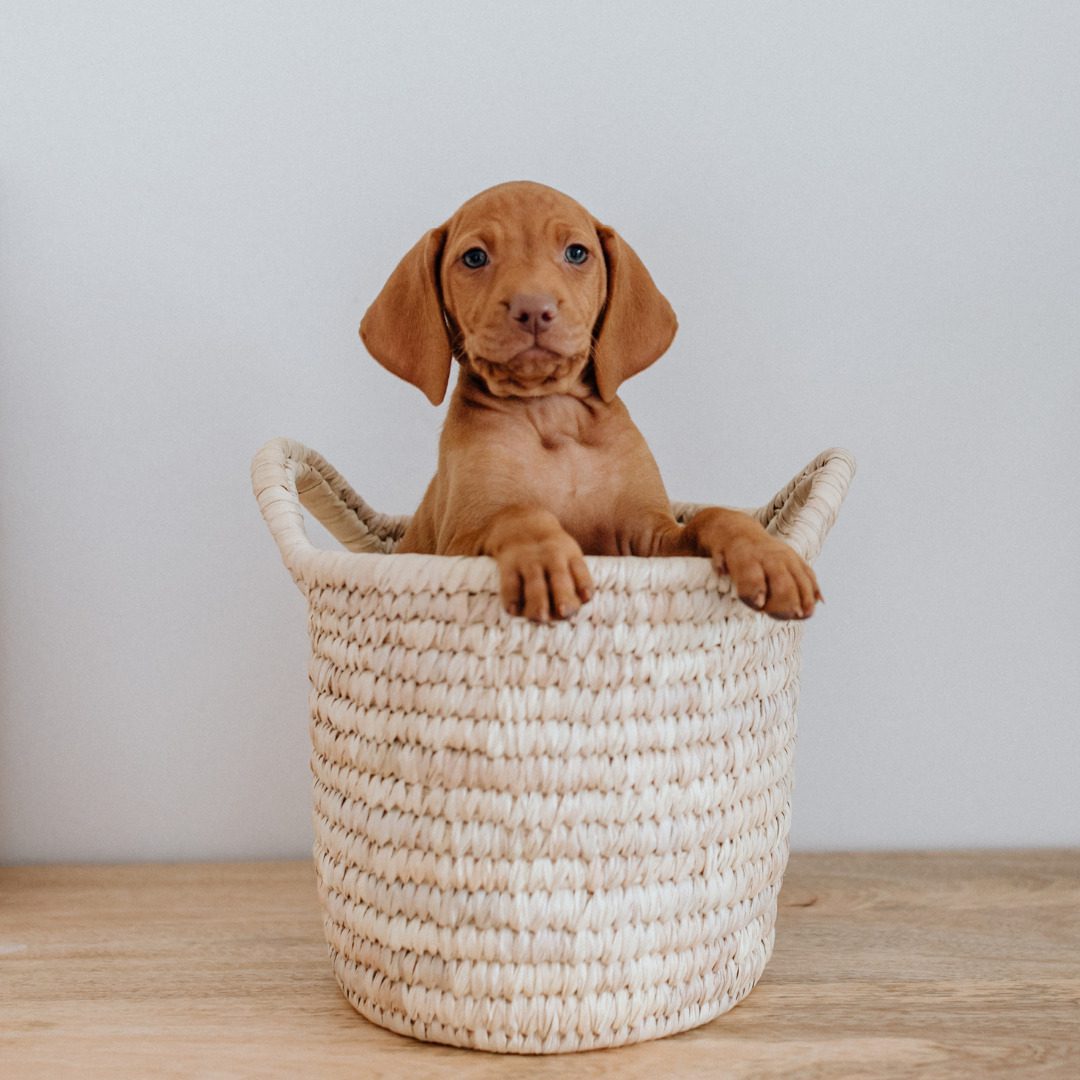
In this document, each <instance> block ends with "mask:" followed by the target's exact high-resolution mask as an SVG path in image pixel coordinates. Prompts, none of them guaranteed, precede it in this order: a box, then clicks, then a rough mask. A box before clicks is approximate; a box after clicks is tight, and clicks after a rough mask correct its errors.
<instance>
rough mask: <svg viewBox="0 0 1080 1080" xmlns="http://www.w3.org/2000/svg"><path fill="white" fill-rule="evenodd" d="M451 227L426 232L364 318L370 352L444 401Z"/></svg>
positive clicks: (362, 331) (433, 399) (448, 352)
mask: <svg viewBox="0 0 1080 1080" xmlns="http://www.w3.org/2000/svg"><path fill="white" fill-rule="evenodd" d="M445 243H446V229H445V228H443V227H440V228H438V229H432V230H430V231H429V232H427V233H425V234H424V235H423V236H422V237H421V238H420V240H419V241H418V242H417V244H416V245H415V246H414V247H413V248H412V249H411V250H410V251H409V253H408V254H407V255H406V256H405V258H403V259H402V260H401V262H399V263H398V265H397V269H396V270H394V272H393V273H392V274H391V275H390V277H389V279H388V280H387V282H386V284H385V285H384V286H383V287H382V292H380V293H379V295H378V296H376V297H375V302H374V303H373V304H372V305H371V307H369V308H368V309H367V312H366V314H365V315H364V318H363V321H362V322H361V323H360V337H361V338H362V339H363V341H364V345H365V346H366V348H367V351H368V352H369V353H371V355H372V356H374V357H375V359H376V360H378V361H379V363H380V364H382V366H383V367H384V368H386V369H387V370H388V371H392V372H393V373H394V374H395V375H397V376H399V377H400V378H402V379H404V380H405V381H406V382H411V383H412V384H413V386H417V387H419V388H420V389H421V390H423V391H424V393H425V394H426V395H427V396H428V398H429V399H430V401H431V403H432V405H438V404H439V402H441V401H442V399H443V398H444V397H445V396H446V383H447V381H448V380H449V378H450V359H451V346H450V332H449V331H448V330H447V327H446V320H445V319H444V318H443V307H442V294H441V291H440V289H439V260H440V259H441V257H442V250H443V245H444V244H445Z"/></svg>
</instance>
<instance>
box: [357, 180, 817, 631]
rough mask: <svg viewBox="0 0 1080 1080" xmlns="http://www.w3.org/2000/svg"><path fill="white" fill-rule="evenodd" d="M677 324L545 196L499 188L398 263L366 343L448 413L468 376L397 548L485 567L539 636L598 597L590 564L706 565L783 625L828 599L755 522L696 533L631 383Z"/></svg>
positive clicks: (594, 224)
mask: <svg viewBox="0 0 1080 1080" xmlns="http://www.w3.org/2000/svg"><path fill="white" fill-rule="evenodd" d="M675 329H676V321H675V314H674V312H673V311H672V310H671V306H670V305H669V304H668V302H667V300H665V299H664V297H663V296H661V294H660V292H659V290H658V289H657V288H656V286H655V285H654V284H653V281H652V278H651V277H650V276H649V272H648V271H647V270H646V269H645V267H644V265H643V264H642V263H641V261H640V260H639V259H638V257H637V256H636V255H635V254H634V252H633V251H632V250H631V248H630V247H629V246H628V245H627V243H626V242H625V241H624V240H623V239H622V238H621V237H620V236H619V235H618V233H616V232H615V231H614V230H613V229H610V228H608V227H607V226H606V225H601V224H600V223H599V222H598V221H596V219H595V218H593V217H592V216H591V215H590V214H589V213H587V212H586V210H585V209H584V208H583V207H581V206H579V205H578V203H576V202H574V201H573V200H572V199H570V198H568V197H567V196H565V195H562V194H560V193H559V192H557V191H555V190H553V189H552V188H549V187H544V186H543V185H540V184H533V183H528V182H517V183H510V184H500V185H499V186H498V187H494V188H491V189H489V190H488V191H484V192H482V193H481V194H479V195H477V196H475V197H474V198H472V199H470V200H469V201H468V202H467V203H465V205H464V206H462V207H461V209H460V210H458V211H457V213H456V214H454V215H453V217H451V218H450V219H449V221H447V222H446V223H445V224H444V225H440V226H439V227H438V228H436V229H432V230H431V231H430V232H428V233H427V234H426V235H425V236H423V237H422V238H421V240H420V241H419V243H417V244H416V246H415V247H414V248H413V249H412V250H411V251H410V252H409V253H408V254H407V255H406V256H405V257H404V258H403V259H402V260H401V263H400V264H399V265H398V267H397V269H396V270H395V271H394V272H393V274H391V275H390V279H389V280H388V281H387V283H386V285H385V286H384V287H383V290H382V292H381V293H380V294H379V296H378V297H377V298H376V300H375V302H374V303H373V304H372V305H371V307H370V308H369V309H368V311H367V314H366V315H365V316H364V319H363V322H362V323H361V326H360V334H361V336H362V338H363V340H364V344H365V345H366V346H367V348H368V351H369V352H370V353H371V355H372V356H374V357H375V359H376V360H378V361H379V363H380V364H382V365H383V366H384V367H386V368H388V369H389V370H390V371H392V372H394V374H395V375H399V376H400V377H401V378H403V379H406V380H408V381H409V382H411V383H413V384H414V385H415V386H417V387H419V388H420V389H421V390H423V392H424V393H425V394H426V395H427V396H428V397H429V398H430V399H431V401H432V403H433V404H435V405H438V404H439V403H440V402H441V401H442V399H443V397H444V396H445V394H446V386H447V380H448V379H449V376H450V367H451V361H452V360H456V361H457V362H458V364H459V365H460V367H461V373H460V376H459V378H458V382H457V386H456V388H455V390H454V395H453V397H452V399H451V402H450V410H449V412H448V414H447V417H446V423H445V426H444V427H443V431H442V438H441V440H440V443H439V465H438V472H437V473H436V474H435V478H434V479H433V480H432V481H431V484H430V485H429V487H428V489H427V493H426V494H425V496H424V499H423V502H421V504H420V507H419V509H418V510H417V511H416V514H415V516H414V517H413V519H412V522H411V524H410V526H409V529H408V531H407V532H406V533H405V535H404V537H402V539H401V542H400V543H399V544H398V546H397V549H396V550H398V551H402V552H409V551H411V552H425V553H428V554H438V555H490V556H492V557H493V558H494V559H495V560H496V562H497V563H498V566H499V575H500V589H501V594H502V600H503V604H504V605H505V607H506V609H507V610H508V611H509V612H511V613H512V614H524V615H525V616H526V617H528V618H530V619H534V620H536V621H538V622H546V621H548V620H549V619H551V618H565V617H567V616H569V615H572V614H573V613H574V612H576V611H577V610H578V608H579V607H580V606H581V604H582V603H583V602H584V601H586V600H588V599H589V596H590V593H591V590H592V582H591V580H590V577H589V571H588V569H587V567H586V565H585V561H584V559H583V558H582V555H583V554H590V555H702V556H706V557H708V558H710V559H711V560H712V561H713V564H714V565H715V566H716V568H717V570H718V571H720V572H721V573H727V574H729V575H730V576H731V578H732V581H733V582H734V585H735V588H736V590H737V592H738V595H739V597H740V598H741V599H742V600H743V601H744V602H745V603H747V604H749V605H751V606H752V607H754V608H757V609H760V610H762V611H765V612H767V613H768V614H769V615H772V616H774V617H776V618H781V619H790V618H805V617H807V616H809V615H810V614H811V613H812V612H813V610H814V602H815V600H819V599H821V593H820V592H819V590H818V586H817V581H816V579H815V578H814V573H813V571H812V570H811V569H810V567H809V566H807V565H806V563H805V562H804V561H803V560H802V559H801V558H800V557H799V556H798V555H796V553H795V552H794V551H793V550H792V549H791V548H790V547H788V546H787V545H786V544H785V543H783V542H782V541H781V540H778V539H776V538H774V537H772V536H770V535H769V534H768V533H766V532H765V530H764V529H763V528H762V527H761V526H760V525H759V524H758V523H757V522H756V521H755V520H753V519H752V518H750V517H748V516H747V515H746V514H743V513H740V512H738V511H735V510H726V509H721V508H719V507H714V508H710V509H706V510H701V511H699V512H698V513H697V514H695V515H694V517H693V518H692V519H691V520H690V522H689V523H688V524H686V525H685V526H683V525H680V524H678V523H677V522H676V521H675V519H674V517H673V516H672V513H671V504H670V502H669V500H668V496H667V493H666V492H665V490H664V484H663V481H662V480H661V478H660V472H659V470H658V469H657V466H656V462H655V461H654V460H653V457H652V454H651V453H650V452H649V448H648V446H646V444H645V440H644V439H643V438H642V436H641V433H640V432H639V431H638V429H637V428H636V427H635V426H634V423H633V421H632V420H631V419H630V415H629V413H628V412H627V411H626V407H625V406H624V405H623V403H622V402H621V401H620V400H619V399H618V397H616V391H617V390H618V388H619V384H620V383H621V382H622V381H623V380H624V379H627V378H629V377H630V376H631V375H634V374H636V373H637V372H639V371H641V370H642V369H644V368H646V367H648V366H649V365H650V364H651V363H653V361H655V360H656V359H657V358H658V357H660V356H661V355H662V354H663V353H664V352H665V351H666V350H667V348H668V346H669V345H670V344H671V341H672V338H673V337H674V336H675Z"/></svg>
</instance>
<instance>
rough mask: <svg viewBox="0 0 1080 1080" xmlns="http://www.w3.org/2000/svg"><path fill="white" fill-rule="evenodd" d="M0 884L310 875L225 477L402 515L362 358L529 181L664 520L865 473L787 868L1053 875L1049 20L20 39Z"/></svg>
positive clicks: (386, 433) (401, 401)
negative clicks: (246, 870)
mask: <svg viewBox="0 0 1080 1080" xmlns="http://www.w3.org/2000/svg"><path fill="white" fill-rule="evenodd" d="M0 19H2V25H0V30H2V34H0V102H2V105H0V109H2V131H0V136H2V139H0V153H2V155H3V162H2V208H0V225H2V233H0V236H2V255H0V318H2V330H3V358H2V359H3V364H2V387H0V390H2V406H0V408H2V415H0V470H2V482H3V490H2V499H3V502H2V508H3V521H2V534H0V567H2V580H0V586H2V617H3V637H2V671H0V676H2V682H0V698H2V701H0V704H2V719H0V725H2V726H0V859H2V860H4V861H8V862H16V861H49V860H105V859H116V860H124V859H173V858H183V859H186V858H196V857H198V858H216V857H262V856H299V855H303V854H305V853H307V852H308V850H309V848H310V836H311V833H310V819H309V783H310V781H309V774H308V769H307V754H308V748H307V717H306V698H307V684H306V648H307V646H306V631H305V611H304V606H303V603H302V600H301V597H300V595H299V593H298V592H297V591H296V590H295V589H294V587H293V585H292V584H291V582H290V580H289V578H288V576H287V574H286V572H285V570H284V569H283V568H282V566H281V564H280V562H279V559H278V554H277V551H276V548H275V547H274V546H273V544H272V542H271V540H270V538H269V534H268V533H267V532H266V530H265V528H264V527H263V524H262V521H261V519H260V517H259V515H258V512H257V509H256V506H255V502H254V500H253V498H252V496H251V492H250V487H249V480H248V464H249V461H250V458H251V456H252V454H253V453H254V452H255V451H256V450H257V449H258V447H259V446H260V445H261V444H262V443H263V442H264V441H266V440H267V439H269V438H271V437H273V436H276V435H281V434H285V435H289V436H292V437H294V438H298V439H300V440H301V441H304V442H306V443H308V444H309V445H311V446H314V447H315V448H317V449H319V450H320V451H322V452H323V453H324V454H325V455H326V456H327V457H328V458H329V459H330V460H331V461H332V462H334V463H335V464H336V465H337V466H338V467H339V468H340V469H341V470H342V471H343V472H344V473H345V474H346V476H348V477H349V479H350V480H351V481H352V483H353V484H354V486H355V487H357V489H358V490H359V491H361V493H363V494H364V495H365V496H366V497H367V498H368V499H369V501H370V502H371V503H372V504H373V505H375V506H376V507H377V508H379V509H383V510H388V511H394V512H407V511H409V510H411V509H412V508H413V507H414V506H415V504H416V503H417V501H418V500H419V497H420V495H421V494H422V491H423V487H424V485H425V484H426V482H427V480H428V478H429V476H430V474H431V471H432V469H433V466H434V461H435V442H436V437H437V432H438V428H439V424H440V422H441V413H442V410H436V409H433V408H432V407H431V406H430V405H429V404H428V403H427V401H426V400H425V399H424V398H423V397H422V396H421V395H420V393H419V392H417V391H416V390H414V389H413V388H412V387H410V386H407V385H406V384H404V383H400V382H398V381H397V380H395V379H394V378H393V377H392V376H391V375H389V374H388V373H386V372H384V371H383V370H382V369H381V368H379V367H378V366H377V365H376V364H375V363H374V361H372V360H371V359H370V358H369V357H368V356H367V355H366V354H365V352H364V351H363V349H362V347H361V345H360V342H359V340H358V338H357V333H356V328H357V324H358V322H359V319H360V316H361V315H362V313H363V311H364V309H365V307H366V306H367V304H368V303H369V302H370V301H371V300H372V298H373V297H374V296H375V294H376V292H377V291H378V289H379V288H380V286H381V285H382V283H383V281H384V280H385V278H386V277H387V275H388V274H389V273H390V271H391V269H392V268H393V266H394V264H395V263H396V261H397V259H398V258H399V257H400V256H401V255H402V254H403V253H404V252H405V250H406V249H407V248H408V247H409V246H410V245H411V244H412V243H413V242H414V241H415V240H416V239H417V238H418V237H419V235H420V233H421V232H422V231H423V230H424V229H426V228H428V227H430V226H432V225H435V224H438V223H439V222H441V221H442V220H444V219H445V218H446V217H447V216H449V214H450V213H451V212H452V211H453V210H454V209H455V208H456V207H457V206H458V205H459V204H460V203H461V202H462V201H463V200H464V199H465V198H467V197H468V196H470V195H471V194H473V193H474V192H476V191H478V190H480V189H482V188H484V187H487V186H489V185H491V184H493V183H497V182H499V181H502V180H507V179H516V178H530V179H535V180H540V181H543V182H546V183H549V184H552V185H554V186H556V187H558V188H560V189H562V190H565V191H567V192H568V193H570V194H572V195H573V196H575V197H576V198H578V199H579V200H580V201H581V202H583V203H584V204H585V205H586V206H587V207H589V208H590V209H591V210H592V211H593V212H594V213H595V214H596V215H597V216H598V217H600V218H601V219H602V220H604V221H606V222H609V223H611V224H613V225H615V226H616V227H617V228H618V229H619V230H620V231H621V232H622V234H623V235H624V236H625V237H626V238H627V240H628V241H629V242H630V243H631V244H632V245H633V246H634V247H635V248H636V250H637V251H638V253H639V254H640V255H641V256H642V258H643V259H644V260H645V262H646V263H647V265H648V266H649V267H650V269H651V270H652V272H653V275H654V277H655V278H656V280H657V282H658V283H659V284H660V286H661V288H662V289H663V290H664V291H665V293H666V294H667V295H668V297H669V298H670V299H671V301H672V303H673V304H674V306H675V308H676V310H677V311H678V313H679V316H680V321H681V326H682V329H681V332H680V335H679V337H678V339H677V341H676V344H675V346H674V347H673V348H672V350H671V352H670V353H669V354H668V355H667V356H666V357H665V358H664V359H663V360H662V361H661V362H660V363H658V364H657V365H656V366H655V367H653V368H652V369H650V370H649V371H648V372H646V373H644V374H642V375H641V376H639V377H638V378H637V379H635V380H634V381H633V382H631V383H629V384H628V385H626V387H625V388H624V393H623V396H624V399H625V400H626V402H627V404H628V405H629V407H630V409H631V412H632V413H633V414H634V416H635V418H636V420H637V422H638V424H639V426H640V427H641V428H642V430H643V431H644V432H645V434H646V437H647V438H648V439H649V441H650V443H651V445H652V447H653V450H654V452H655V454H656V456H657V458H658V460H659V462H660V465H661V468H662V470H663V472H664V474H665V478H666V480H667V483H668V488H669V491H671V492H672V494H673V495H674V496H676V497H680V498H692V499H697V500H710V501H718V502H726V503H729V504H731V505H750V504H757V503H759V502H762V501H764V500H765V499H766V498H768V497H769V496H771V494H772V493H773V491H774V490H775V489H776V488H778V487H779V486H781V485H782V484H783V483H784V482H786V481H787V479H788V478H789V477H790V476H791V475H792V474H793V473H794V472H796V471H797V470H798V469H799V468H801V467H802V465H803V464H805V463H806V462H807V461H808V460H809V459H810V458H812V457H813V456H814V455H815V454H816V453H817V452H818V451H820V450H822V449H823V448H825V447H827V446H831V445H842V446H846V447H847V448H849V449H850V450H851V451H852V452H853V453H854V454H855V455H856V457H857V458H858V461H859V466H860V471H859V475H858V477H857V478H856V481H855V485H854V487H853V489H852V491H851V494H850V496H849V499H848V502H847V503H846V505H845V507H844V510H843V512H842V514H841V518H840V521H839V524H838V525H837V527H836V529H835V531H834V532H833V534H832V535H831V537H830V538H829V541H828V542H827V545H826V548H825V551H824V553H823V555H822V556H821V559H820V561H819V563H818V570H819V576H820V579H821V581H822V584H823V588H824V591H825V594H826V596H827V597H828V604H827V606H826V607H824V608H823V609H821V611H820V614H818V615H815V617H814V619H813V620H812V622H811V623H810V624H808V626H807V628H806V635H805V652H804V675H803V681H802V698H801V709H800V745H799V754H798V760H797V792H796V804H795V815H794V821H795V826H794V834H793V843H794V846H795V847H797V848H803V849H810V848H819V849H820V848H852V847H859V848H888V847H954V846H983V845H1010V846H1011V845H1054V844H1075V843H1077V842H1080V782H1078V773H1080V725H1078V722H1077V716H1078V704H1077V703H1078V702H1080V663H1078V651H1080V650H1078V646H1080V640H1078V632H1077V625H1078V622H1077V620H1078V615H1077V613H1078V611H1080V573H1078V569H1077V562H1078V560H1077V555H1078V541H1077V537H1078V535H1080V510H1078V505H1080V493H1078V491H1077V479H1078V477H1077V468H1076V466H1077V460H1078V457H1080V424H1078V422H1077V409H1078V406H1080V378H1078V365H1080V303H1078V301H1080V242H1078V241H1080V64H1078V63H1077V57H1078V56H1080V5H1077V4H1074V3H1069V2H1060V3H1037V2H1031V0H1025V2H1023V3H1021V2H1017V3H995V2H989V0H978V2H972V3H949V2H943V0H934V2H929V3H926V2H923V3H910V2H904V3H901V2H895V3H863V2H852V3H804V4H790V3H770V4H767V5H766V4H759V3H743V4H724V3H720V4H718V3H713V2H698V3H678V4H658V3H648V4H644V3H588V2H574V3H542V2H531V3H516V2H502V3H495V2H487V3H469V4H465V3H452V4H447V3H319V4H295V3H286V2H265V3H236V4H220V3H217V2H213V3H203V2H200V3H191V2H188V3H180V4H173V5H166V4H143V3H134V2H130V3H91V4H87V3H83V2H78V3H68V4H57V3H37V2H34V3H30V2H24V3H12V2H11V0H9V2H7V3H5V4H4V7H3V14H2V16H0Z"/></svg>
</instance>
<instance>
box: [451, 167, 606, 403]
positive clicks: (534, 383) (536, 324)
mask: <svg viewBox="0 0 1080 1080" xmlns="http://www.w3.org/2000/svg"><path fill="white" fill-rule="evenodd" d="M441 269H442V293H443V304H444V308H445V311H446V314H447V316H448V317H449V320H450V325H451V329H452V331H453V332H454V334H455V345H456V350H455V351H456V352H457V353H458V355H459V358H460V359H461V360H462V362H463V363H464V364H465V366H466V367H467V368H469V369H470V370H471V371H472V372H473V373H474V374H475V375H477V376H478V377H479V378H481V379H482V380H483V381H484V383H485V385H486V386H487V388H488V391H489V392H490V393H491V394H493V395H495V396H496V397H537V396H540V395H544V394H551V393H565V392H567V391H569V390H570V389H571V388H572V387H573V386H574V385H575V384H578V383H579V382H580V380H581V376H582V372H583V371H584V368H585V366H586V364H588V362H589V358H590V352H591V348H592V344H593V329H594V327H595V326H596V324H597V320H598V319H599V316H600V312H601V310H602V308H603V306H604V301H605V298H606V295H607V270H606V266H605V263H604V253H603V247H602V244H601V241H600V237H599V235H598V234H597V231H596V227H595V224H594V222H593V219H592V218H591V217H590V215H589V214H588V213H587V212H586V211H585V209H584V208H583V207H581V206H580V205H579V204H578V203H576V202H575V201H574V200H573V199H570V198H568V197H567V196H565V195H562V194H560V193H559V192H557V191H554V190H552V189H551V188H546V187H543V186H541V185H539V184H530V183H515V184H504V185H501V186H500V187H498V188H494V189H492V190H490V191H486V192H483V193H481V194H480V195H478V196H476V197H475V198H473V199H471V200H469V202H467V203H466V204H465V205H464V206H463V207H462V208H461V209H460V210H459V211H458V212H457V214H455V215H454V217H453V218H452V219H451V221H450V223H449V225H448V228H447V235H446V242H445V245H444V248H443V255H442V268H441Z"/></svg>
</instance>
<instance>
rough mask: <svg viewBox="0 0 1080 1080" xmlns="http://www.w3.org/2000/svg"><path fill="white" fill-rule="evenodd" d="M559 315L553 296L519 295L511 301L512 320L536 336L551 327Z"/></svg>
mask: <svg viewBox="0 0 1080 1080" xmlns="http://www.w3.org/2000/svg"><path fill="white" fill-rule="evenodd" d="M558 315H559V305H558V303H557V302H556V300H555V297H553V296H547V295H545V294H544V293H518V294H517V295H516V296H514V297H512V298H511V300H510V318H511V319H513V321H514V322H516V323H517V324H518V325H519V326H520V327H521V328H522V329H523V330H531V331H532V332H533V333H534V334H538V333H540V331H541V330H544V329H546V328H547V327H549V326H550V325H551V324H552V323H553V322H554V321H555V320H556V318H558Z"/></svg>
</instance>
